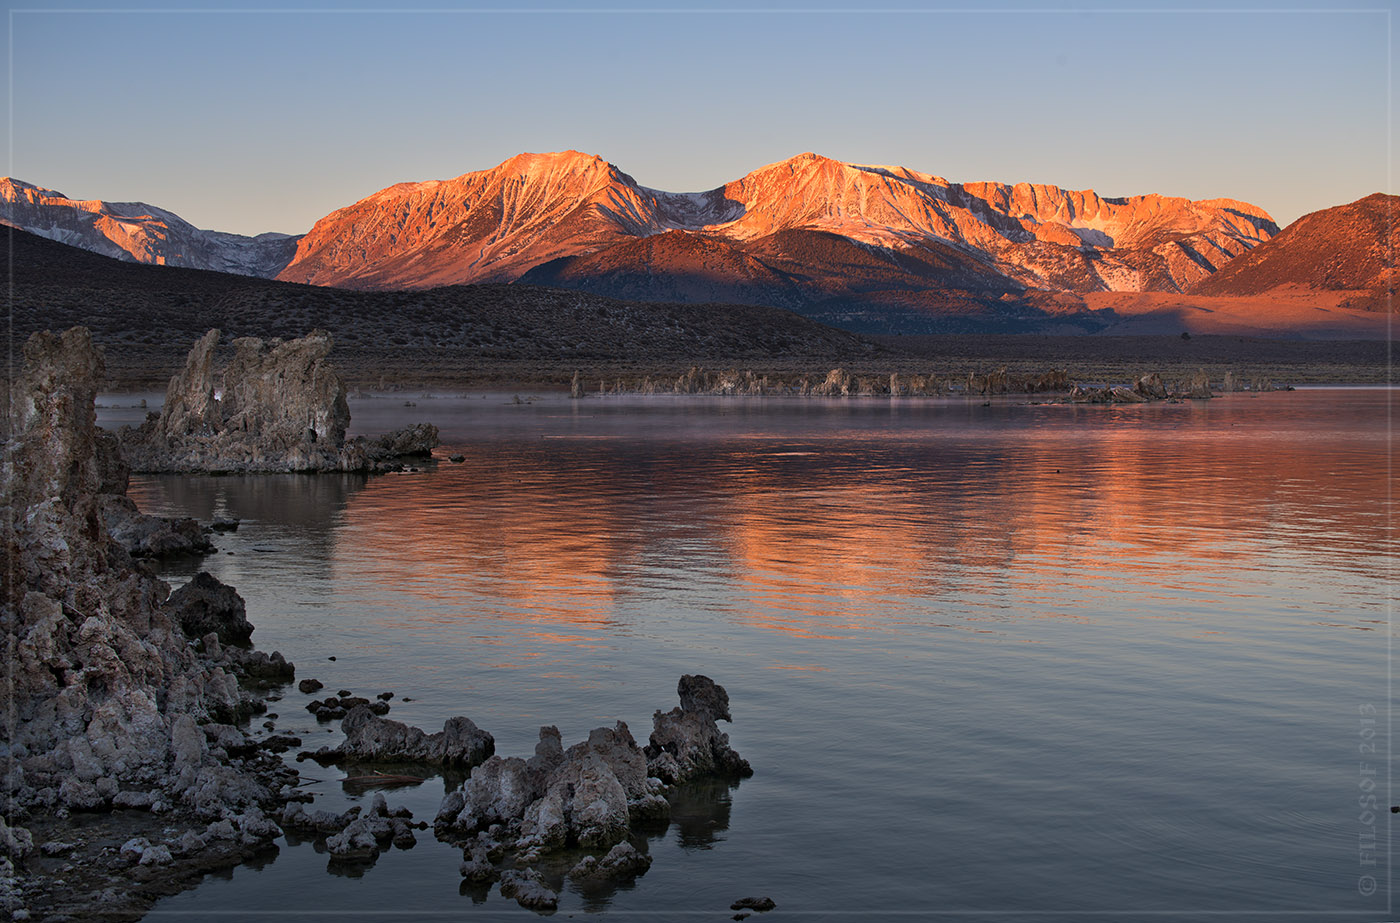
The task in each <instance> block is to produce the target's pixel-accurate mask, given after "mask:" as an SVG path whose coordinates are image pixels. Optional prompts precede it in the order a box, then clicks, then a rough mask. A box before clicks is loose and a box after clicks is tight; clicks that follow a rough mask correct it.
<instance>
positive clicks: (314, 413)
mask: <svg viewBox="0 0 1400 923" xmlns="http://www.w3.org/2000/svg"><path fill="white" fill-rule="evenodd" d="M218 344H219V331H217V330H210V331H209V332H208V333H207V334H205V335H204V336H203V337H201V338H200V339H199V341H198V342H196V343H195V345H194V347H193V348H192V349H191V350H190V352H189V356H188V357H187V358H186V360H185V366H184V368H183V369H181V370H180V371H179V372H178V373H177V374H176V375H175V376H174V377H173V378H171V379H170V384H169V386H168V387H167V388H166V393H165V403H164V406H163V407H162V408H161V412H160V413H159V414H151V415H150V416H149V417H148V418H147V420H146V422H145V423H144V424H142V425H141V426H140V427H139V428H137V429H131V428H124V429H123V430H122V431H121V433H120V434H119V435H120V439H121V444H122V451H123V452H124V454H125V455H126V457H127V459H128V460H129V462H130V463H131V466H132V468H133V470H136V471H177V472H194V473H198V472H224V471H228V472H275V471H365V470H372V469H374V468H375V467H376V466H382V465H384V464H386V463H388V462H389V460H390V459H392V458H395V457H398V456H401V455H422V454H427V453H429V452H431V451H432V449H433V447H434V446H436V445H437V428H436V427H434V426H432V425H430V424H416V425H414V426H411V427H409V428H407V429H405V430H401V431H399V432H396V433H390V434H387V435H385V436H382V437H380V438H378V439H375V440H366V439H364V438H360V439H356V440H354V441H350V442H347V441H346V438H345V431H346V427H347V426H348V425H349V423H350V408H349V404H348V403H347V402H346V397H345V382H344V381H343V380H342V379H341V377H340V375H339V374H338V373H337V372H336V371H335V369H334V368H333V367H332V366H331V364H330V363H329V361H328V360H327V356H328V355H329V353H330V351H331V339H330V336H329V335H327V334H326V333H325V332H324V331H320V330H315V331H312V332H311V333H310V334H308V335H307V336H305V337H301V338H300V339H295V340H286V341H283V340H279V339H273V340H269V341H264V340H261V339H259V338H257V337H240V338H239V339H237V340H234V341H233V351H234V352H233V357H232V359H231V360H230V361H229V362H228V363H227V365H225V366H223V367H222V368H219V367H218V363H217V361H216V355H215V353H216V349H217V347H218Z"/></svg>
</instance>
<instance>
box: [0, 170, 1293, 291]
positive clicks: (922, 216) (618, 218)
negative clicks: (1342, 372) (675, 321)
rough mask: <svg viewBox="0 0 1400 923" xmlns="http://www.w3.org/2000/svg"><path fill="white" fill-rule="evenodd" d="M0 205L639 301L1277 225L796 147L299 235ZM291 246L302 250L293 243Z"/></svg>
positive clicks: (1123, 284)
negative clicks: (724, 171)
mask: <svg viewBox="0 0 1400 923" xmlns="http://www.w3.org/2000/svg"><path fill="white" fill-rule="evenodd" d="M0 209H3V210H0V217H3V218H4V219H5V220H7V221H9V222H10V223H13V224H15V225H16V226H19V227H22V228H25V229H26V230H30V231H33V232H35V233H37V234H40V235H43V236H46V237H50V238H53V239H56V240H60V241H63V242H66V243H72V244H76V245H78V246H83V247H86V248H88V249H92V250H97V251H98V252H103V253H108V254H109V255H117V256H124V258H128V259H135V260H138V261H141V262H164V263H166V264H169V265H182V266H195V267H198V268H211V269H222V270H224V271H229V272H240V273H246V274H250V275H259V276H265V277H274V278H277V279H281V280H284V281H291V282H307V283H313V284H317V285H329V286H338V287H345V288H361V289H421V288H430V287H435V286H440V285H451V284H461V283H474V282H514V281H524V282H530V283H536V284H541V285H550V286H556V287H563V288H576V289H582V290H587V291H592V292H596V293H598V294H605V295H611V296H615V297H621V298H628V299H635V300H666V301H689V302H704V301H731V302H742V303H754V304H768V305H775V306H778V307H788V308H794V309H796V310H799V311H803V312H804V313H812V314H815V315H817V316H821V315H822V314H823V313H824V312H825V313H829V312H830V310H831V309H840V308H843V307H844V308H849V307H853V306H859V307H860V308H861V309H862V310H865V309H874V310H877V311H878V310H884V309H889V310H902V309H910V308H915V309H920V310H930V309H933V310H944V311H946V310H953V311H957V310H960V309H962V308H967V309H980V308H981V307H985V306H987V305H998V304H1008V303H1015V302H1017V301H1020V300H1022V299H1025V298H1028V297H1032V296H1034V295H1035V294H1036V293H1041V294H1043V293H1045V292H1050V293H1054V292H1076V293H1086V292H1096V291H1163V292H1179V291H1184V290H1186V289H1188V288H1190V287H1191V286H1193V285H1195V284H1196V283H1197V282H1199V281H1200V280H1201V279H1203V278H1205V277H1207V276H1209V275H1210V274H1212V273H1213V272H1215V271H1216V270H1217V269H1219V268H1221V267H1223V266H1224V265H1225V264H1227V263H1228V262H1229V261H1230V260H1232V259H1234V258H1235V257H1237V256H1239V255H1241V254H1244V253H1246V252H1248V251H1249V250H1251V249H1252V248H1253V247H1255V246H1256V245H1258V244H1259V243H1262V242H1264V241H1266V240H1268V239H1269V238H1270V237H1272V236H1273V235H1274V234H1276V233H1278V227H1277V225H1276V224H1275V223H1274V222H1273V220H1272V219H1271V218H1270V217H1269V215H1268V214H1267V213H1265V212H1264V211H1263V210H1261V209H1259V208H1257V207H1255V206H1253V205H1249V204H1247V203H1243V202H1236V201H1233V200H1229V199H1213V200H1209V201H1189V200H1187V199H1182V198H1170V197H1165V196H1160V195H1142V196H1132V197H1128V198H1106V197H1102V196H1099V195H1097V194H1096V193H1094V192H1092V191H1082V192H1074V191H1069V190H1065V189H1061V188H1058V187H1055V186H1043V185H1031V184H1026V183H1021V184H1017V185H1005V184H1001V183H952V182H949V181H948V180H945V179H942V178H940V177H937V176H933V175H930V174H925V173H919V172H916V171H914V170H910V169H908V168H905V167H889V166H866V165H858V164H850V163H842V162H839V161H835V160H830V159H828V158H825V157H820V156H818V155H816V154H802V155H799V156H797V157H793V158H791V159H789V160H784V161H782V162H779V163H775V164H771V165H769V166H766V167H763V168H761V169H758V170H755V171H754V172H752V173H750V174H748V175H747V176H745V177H743V178H742V179H738V180H735V181H733V182H730V183H726V184H725V185H723V186H721V187H719V188H717V189H713V190H710V191H708V192H698V193H671V192H663V191H660V190H656V189H650V188H647V187H645V186H641V185H639V184H638V183H637V182H636V181H635V180H633V179H632V177H630V176H628V175H627V174H626V173H623V172H622V171H621V170H619V169H618V168H617V167H615V166H614V165H612V164H610V163H608V162H606V161H604V160H602V159H601V158H598V157H594V156H590V155H587V154H581V153H578V152H576V151H565V152H562V153H552V154H520V155H518V156H516V157H512V158H511V159H509V160H507V161H505V162H504V163H502V164H500V165H499V166H497V167H495V168H493V169H490V170H482V171H478V172H474V173H466V174H463V175H462V176H459V177H457V178H455V179H450V180H435V181H429V182H419V183H400V184H398V185H395V186H390V187H388V188H386V189H383V190H381V191H379V192H377V193H374V194H373V195H371V196H368V197H366V198H364V199H362V200H360V201H359V202H356V203H355V204H353V205H350V206H347V207H345V208H342V209H339V210H337V211H335V212H332V213H331V214H329V215H327V216H326V217H324V218H322V219H321V220H319V221H317V222H316V224H315V226H314V227H312V229H311V230H310V231H309V232H308V233H307V234H305V235H304V236H302V237H300V238H288V237H282V236H280V235H261V236H259V237H256V238H247V237H239V236H238V235H229V234H219V233H217V232H211V231H200V230H199V229H196V228H193V227H192V226H190V225H189V224H187V223H186V222H184V221H181V220H180V219H179V218H178V217H177V216H175V215H173V214H171V213H169V212H166V211H163V210H161V209H158V208H154V207H152V206H148V205H143V204H140V203H132V204H109V203H105V202H75V201H73V200H69V199H66V198H63V197H62V196H61V195H59V194H58V193H54V192H51V191H49V190H41V189H36V188H35V187H33V186H29V185H27V184H24V183H19V182H17V181H15V180H4V181H3V182H2V183H0ZM293 248H294V249H293Z"/></svg>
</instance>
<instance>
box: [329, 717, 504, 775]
mask: <svg viewBox="0 0 1400 923" xmlns="http://www.w3.org/2000/svg"><path fill="white" fill-rule="evenodd" d="M319 716H320V715H319V713H318V715H317V717H319ZM340 728H341V730H342V731H344V732H345V740H344V742H343V743H341V744H339V745H338V746H335V747H322V748H321V749H320V750H318V751H317V752H316V753H315V754H314V755H313V758H314V759H316V760H317V761H318V762H337V761H341V760H347V761H359V762H372V761H376V760H379V761H392V762H411V763H428V764H431V765H435V766H456V767H464V768H470V767H473V766H477V765H479V764H481V763H482V762H484V761H485V760H486V759H487V757H489V756H490V755H491V754H492V753H493V752H494V751H495V749H496V741H495V739H494V738H493V737H492V736H491V735H490V734H489V733H487V732H486V731H483V730H481V729H480V728H478V727H477V726H476V725H475V724H473V723H472V720H471V719H470V718H461V717H458V718H449V719H447V722H446V723H445V724H444V725H443V728H442V730H441V731H439V732H437V733H436V734H427V733H425V732H424V731H423V730H422V729H421V728H416V727H410V726H409V725H407V724H404V723H402V722H400V721H392V720H389V719H387V718H380V717H378V716H376V715H375V714H374V713H373V712H371V711H370V709H369V706H368V704H364V703H362V704H358V705H355V706H354V707H353V708H351V709H350V710H349V711H348V712H347V713H346V715H345V720H344V721H342V722H341V725H340Z"/></svg>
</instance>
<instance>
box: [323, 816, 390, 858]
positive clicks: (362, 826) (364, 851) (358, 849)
mask: <svg viewBox="0 0 1400 923" xmlns="http://www.w3.org/2000/svg"><path fill="white" fill-rule="evenodd" d="M326 851H327V852H329V853H330V854H331V855H332V856H334V857H335V858H337V859H340V860H342V861H344V860H363V859H373V858H374V857H375V856H377V855H379V841H378V839H376V838H375V836H374V834H373V833H372V832H371V831H370V825H369V823H368V822H367V821H365V820H364V819H363V818H357V819H356V820H354V821H352V822H351V823H350V824H349V825H348V826H346V828H345V829H344V830H342V831H340V832H339V833H337V834H335V835H334V836H331V837H327V838H326Z"/></svg>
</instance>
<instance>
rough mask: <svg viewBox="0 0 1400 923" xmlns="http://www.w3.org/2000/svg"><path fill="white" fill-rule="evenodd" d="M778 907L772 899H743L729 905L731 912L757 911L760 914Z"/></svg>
mask: <svg viewBox="0 0 1400 923" xmlns="http://www.w3.org/2000/svg"><path fill="white" fill-rule="evenodd" d="M777 906H778V905H777V904H776V903H774V902H773V899H772V898H771V897H741V898H739V899H738V900H737V901H735V902H734V903H732V904H730V905H729V909H730V910H757V911H758V912H759V913H767V912H768V911H770V910H772V909H773V908H774V907H777Z"/></svg>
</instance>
